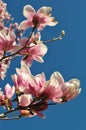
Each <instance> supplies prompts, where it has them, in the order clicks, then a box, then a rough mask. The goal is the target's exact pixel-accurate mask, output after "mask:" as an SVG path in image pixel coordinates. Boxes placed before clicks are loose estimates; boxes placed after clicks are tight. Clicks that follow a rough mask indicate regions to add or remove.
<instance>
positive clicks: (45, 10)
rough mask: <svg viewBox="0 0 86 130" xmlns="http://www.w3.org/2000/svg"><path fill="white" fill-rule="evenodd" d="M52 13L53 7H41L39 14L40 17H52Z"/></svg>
mask: <svg viewBox="0 0 86 130" xmlns="http://www.w3.org/2000/svg"><path fill="white" fill-rule="evenodd" d="M51 11H52V8H51V7H46V6H44V7H41V8H40V9H39V10H38V11H37V13H38V14H40V15H49V16H50V13H51Z"/></svg>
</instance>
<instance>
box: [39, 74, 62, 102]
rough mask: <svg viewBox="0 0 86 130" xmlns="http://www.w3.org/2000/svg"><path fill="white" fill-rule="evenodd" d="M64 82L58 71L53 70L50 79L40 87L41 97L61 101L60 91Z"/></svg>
mask: <svg viewBox="0 0 86 130" xmlns="http://www.w3.org/2000/svg"><path fill="white" fill-rule="evenodd" d="M63 83H64V79H63V77H62V75H61V74H60V73H59V72H54V73H53V74H52V75H51V77H50V80H48V81H47V82H46V83H45V84H44V86H43V87H42V89H41V95H40V96H41V97H42V98H45V99H47V100H52V101H54V100H55V99H57V102H60V101H61V96H62V95H63V92H62V84H63Z"/></svg>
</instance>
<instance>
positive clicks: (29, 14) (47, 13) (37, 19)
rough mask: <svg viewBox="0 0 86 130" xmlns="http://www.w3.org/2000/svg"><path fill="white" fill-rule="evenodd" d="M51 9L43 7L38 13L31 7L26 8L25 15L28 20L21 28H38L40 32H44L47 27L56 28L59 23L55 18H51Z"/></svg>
mask: <svg viewBox="0 0 86 130" xmlns="http://www.w3.org/2000/svg"><path fill="white" fill-rule="evenodd" d="M51 11H52V8H51V7H46V6H44V7H41V8H40V9H39V10H38V11H37V12H36V11H35V9H34V8H33V7H32V6H31V5H26V6H24V9H23V15H24V16H25V17H26V18H27V20H25V21H23V22H22V23H21V24H20V28H22V29H24V30H25V29H27V28H29V27H37V29H38V30H42V29H43V28H44V27H45V26H46V25H48V26H55V25H56V24H57V21H55V19H54V17H51Z"/></svg>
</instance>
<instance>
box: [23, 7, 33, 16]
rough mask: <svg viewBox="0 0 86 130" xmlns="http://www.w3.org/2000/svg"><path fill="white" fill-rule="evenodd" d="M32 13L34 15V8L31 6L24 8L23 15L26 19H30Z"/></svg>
mask: <svg viewBox="0 0 86 130" xmlns="http://www.w3.org/2000/svg"><path fill="white" fill-rule="evenodd" d="M34 13H35V10H34V8H33V7H32V6H31V5H26V6H24V9H23V15H24V16H25V17H26V18H29V17H31V16H32V15H34Z"/></svg>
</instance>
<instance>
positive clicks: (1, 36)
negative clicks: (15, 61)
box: [0, 28, 16, 52]
mask: <svg viewBox="0 0 86 130" xmlns="http://www.w3.org/2000/svg"><path fill="white" fill-rule="evenodd" d="M15 39H16V37H15V34H14V32H12V31H10V30H8V29H6V28H4V29H2V30H1V31H0V51H4V52H6V51H7V52H9V51H10V50H11V49H12V48H13V47H14V45H15V44H16V42H15Z"/></svg>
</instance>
